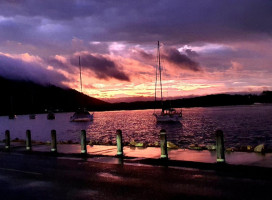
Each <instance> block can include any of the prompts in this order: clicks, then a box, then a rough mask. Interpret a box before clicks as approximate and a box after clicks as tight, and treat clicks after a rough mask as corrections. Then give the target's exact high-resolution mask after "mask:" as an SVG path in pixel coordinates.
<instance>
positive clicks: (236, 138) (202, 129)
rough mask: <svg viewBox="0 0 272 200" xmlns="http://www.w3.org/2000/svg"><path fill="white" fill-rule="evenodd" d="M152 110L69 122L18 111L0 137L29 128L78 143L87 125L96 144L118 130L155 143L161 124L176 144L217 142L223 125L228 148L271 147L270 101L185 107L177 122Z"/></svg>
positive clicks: (41, 137) (40, 136)
mask: <svg viewBox="0 0 272 200" xmlns="http://www.w3.org/2000/svg"><path fill="white" fill-rule="evenodd" d="M152 113H153V110H134V111H110V112H96V113H95V115H94V121H92V122H83V123H75V122H70V121H69V118H70V116H71V115H72V113H57V114H56V120H52V121H51V120H47V118H46V115H45V114H40V115H36V119H35V120H29V118H28V115H19V116H18V118H17V119H16V120H9V119H8V117H6V116H1V117H0V133H1V134H0V137H1V138H0V139H1V140H2V139H4V132H5V130H7V129H9V130H10V132H11V139H14V138H19V139H25V131H26V130H27V129H30V130H31V131H32V139H33V140H37V141H42V142H46V141H50V132H51V130H52V129H55V130H56V131H57V139H58V141H68V140H70V141H73V142H80V131H81V130H82V129H85V130H86V132H87V140H91V141H92V142H93V143H98V144H115V143H116V135H115V132H116V130H117V129H121V130H122V132H123V141H124V142H125V143H126V144H129V143H130V142H131V141H134V142H139V143H145V144H149V145H152V144H155V143H156V142H158V141H159V139H158V138H159V132H160V130H161V129H165V130H166V131H167V134H168V135H167V137H168V140H169V141H170V142H172V143H174V144H176V145H178V146H180V147H184V148H187V147H188V146H189V145H190V144H205V145H208V144H211V145H213V144H215V136H214V133H215V131H216V130H217V129H222V130H223V132H224V134H225V144H226V146H227V147H236V146H242V145H257V144H260V143H267V144H269V145H270V146H272V139H271V138H272V123H271V119H272V105H271V104H267V105H254V106H230V107H211V108H184V109H183V119H182V120H181V123H171V124H168V123H157V122H156V120H155V117H154V116H153V115H152Z"/></svg>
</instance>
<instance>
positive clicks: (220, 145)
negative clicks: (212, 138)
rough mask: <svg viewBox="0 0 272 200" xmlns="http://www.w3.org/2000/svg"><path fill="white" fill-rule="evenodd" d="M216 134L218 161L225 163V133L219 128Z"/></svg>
mask: <svg viewBox="0 0 272 200" xmlns="http://www.w3.org/2000/svg"><path fill="white" fill-rule="evenodd" d="M215 135H216V161H217V163H225V147H224V134H223V131H222V130H217V131H216V132H215Z"/></svg>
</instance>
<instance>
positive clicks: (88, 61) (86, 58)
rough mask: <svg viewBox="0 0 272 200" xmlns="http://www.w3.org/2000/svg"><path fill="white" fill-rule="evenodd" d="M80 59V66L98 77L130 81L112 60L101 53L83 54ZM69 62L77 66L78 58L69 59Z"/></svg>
mask: <svg viewBox="0 0 272 200" xmlns="http://www.w3.org/2000/svg"><path fill="white" fill-rule="evenodd" d="M80 60H81V66H82V67H84V68H87V69H90V70H92V71H93V72H94V73H95V74H96V76H97V78H99V79H106V80H107V79H109V78H115V79H118V80H121V81H130V79H129V76H128V75H127V74H125V73H124V72H123V71H121V70H120V69H119V67H118V65H117V64H116V63H115V62H114V61H112V60H110V59H108V58H106V57H104V56H102V55H92V54H85V55H82V56H80ZM71 63H72V64H73V65H75V66H78V60H77V59H75V58H72V59H71Z"/></svg>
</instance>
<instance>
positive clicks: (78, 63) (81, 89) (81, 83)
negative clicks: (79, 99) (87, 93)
mask: <svg viewBox="0 0 272 200" xmlns="http://www.w3.org/2000/svg"><path fill="white" fill-rule="evenodd" d="M78 65H79V76H80V91H81V93H82V78H81V64H80V56H79V57H78Z"/></svg>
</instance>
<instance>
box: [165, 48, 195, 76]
mask: <svg viewBox="0 0 272 200" xmlns="http://www.w3.org/2000/svg"><path fill="white" fill-rule="evenodd" d="M162 57H163V58H164V59H165V60H167V61H168V62H170V63H173V64H174V65H175V66H177V67H179V68H181V69H188V70H192V71H200V67H199V64H198V63H197V62H195V61H193V60H192V59H190V58H189V57H188V56H186V55H184V54H181V53H180V52H179V51H178V50H177V49H174V48H168V49H164V53H163V54H162Z"/></svg>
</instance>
